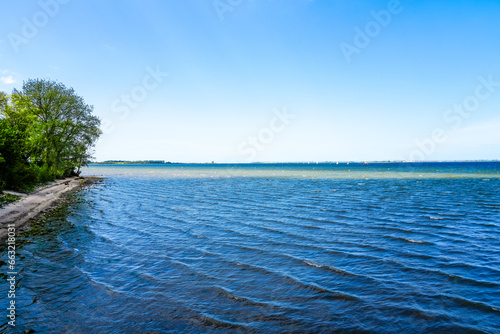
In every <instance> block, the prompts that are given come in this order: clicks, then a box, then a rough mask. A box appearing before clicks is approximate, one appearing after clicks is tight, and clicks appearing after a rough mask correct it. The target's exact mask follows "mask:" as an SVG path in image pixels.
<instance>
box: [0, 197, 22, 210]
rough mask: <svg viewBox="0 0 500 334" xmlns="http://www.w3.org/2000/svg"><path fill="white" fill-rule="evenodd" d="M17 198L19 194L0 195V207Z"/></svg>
mask: <svg viewBox="0 0 500 334" xmlns="http://www.w3.org/2000/svg"><path fill="white" fill-rule="evenodd" d="M18 199H19V196H15V195H11V194H3V195H0V207H2V206H4V205H6V204H9V203H12V202H15V201H17V200H18Z"/></svg>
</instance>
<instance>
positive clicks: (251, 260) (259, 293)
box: [0, 162, 500, 333]
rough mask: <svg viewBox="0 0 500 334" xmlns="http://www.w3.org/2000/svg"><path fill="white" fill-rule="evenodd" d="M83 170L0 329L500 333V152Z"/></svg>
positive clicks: (23, 255)
mask: <svg viewBox="0 0 500 334" xmlns="http://www.w3.org/2000/svg"><path fill="white" fill-rule="evenodd" d="M84 174H85V175H98V176H103V177H104V180H103V181H102V182H100V183H98V184H96V185H93V186H90V187H88V188H85V189H84V190H82V191H80V192H77V193H74V194H73V195H71V202H70V205H69V206H68V207H67V208H66V209H64V210H62V211H61V212H59V213H57V214H56V215H54V216H53V217H52V218H50V219H49V220H48V221H47V224H46V227H45V230H44V233H42V234H39V235H34V236H29V237H27V238H26V239H27V240H26V242H25V243H24V244H23V245H22V246H20V248H18V250H17V257H18V263H17V268H18V270H19V275H18V286H17V292H16V303H17V304H16V305H17V311H18V317H17V319H16V321H17V322H16V328H15V331H13V330H12V328H9V327H10V326H8V325H7V321H6V320H5V321H4V322H3V323H2V326H1V327H0V330H1V331H2V332H13V333H14V332H15V333H23V332H24V331H27V330H33V331H34V333H500V191H499V187H500V162H484V163H478V162H470V163H420V164H410V163H378V164H368V165H364V164H355V163H350V164H347V163H341V164H247V165H224V164H210V165H189V164H186V165H183V164H172V165H91V166H90V167H88V168H86V169H85V170H84ZM4 254H5V252H4ZM2 260H3V262H2V263H1V264H2V265H1V267H0V268H1V272H2V273H3V274H6V272H7V271H8V269H7V265H6V262H5V261H6V255H4V256H3V258H2ZM4 276H5V275H4ZM4 282H5V280H4ZM0 293H1V295H0V300H1V301H2V306H3V305H7V303H8V300H7V283H3V284H2V286H1V290H0ZM5 308H6V307H2V309H5ZM4 312H6V311H4ZM3 318H4V317H3V316H2V319H3Z"/></svg>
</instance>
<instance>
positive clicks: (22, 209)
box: [0, 176, 102, 240]
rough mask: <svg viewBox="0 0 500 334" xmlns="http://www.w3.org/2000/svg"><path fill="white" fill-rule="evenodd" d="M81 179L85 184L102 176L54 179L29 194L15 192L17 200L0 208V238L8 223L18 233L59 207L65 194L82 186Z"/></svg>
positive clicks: (4, 236) (4, 235) (2, 237)
mask: <svg viewBox="0 0 500 334" xmlns="http://www.w3.org/2000/svg"><path fill="white" fill-rule="evenodd" d="M82 180H83V185H84V186H87V185H90V184H93V183H95V182H96V181H98V180H102V178H99V177H95V176H79V177H78V176H77V177H71V178H66V179H63V180H56V181H54V182H53V183H51V184H49V185H47V186H42V187H41V188H40V189H38V190H36V191H35V192H32V193H30V194H17V193H16V195H18V196H19V195H21V196H20V197H21V198H20V199H19V200H17V201H15V202H12V203H9V204H7V205H5V206H3V207H2V208H0V240H4V239H5V238H6V237H7V225H8V224H15V226H16V232H17V233H20V232H22V231H24V230H26V229H27V228H28V227H29V225H30V223H31V222H32V221H33V220H34V219H36V218H39V217H40V216H42V215H43V214H46V213H49V212H50V211H52V210H54V209H56V208H57V207H59V205H60V202H61V201H62V200H63V199H64V197H65V196H66V195H67V194H69V193H71V192H73V191H77V190H78V189H81V188H82V187H81V186H80V181H82ZM6 192H8V193H13V192H10V191H6Z"/></svg>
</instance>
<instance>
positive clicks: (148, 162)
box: [88, 160, 500, 166]
mask: <svg viewBox="0 0 500 334" xmlns="http://www.w3.org/2000/svg"><path fill="white" fill-rule="evenodd" d="M478 162H484V163H491V162H500V160H428V161H396V160H395V161H388V160H386V161H298V162H294V161H291V162H262V161H255V162H170V161H164V160H137V161H132V160H130V161H129V160H106V161H99V162H89V163H88V165H89V166H90V165H286V164H298V165H311V164H323V165H336V164H339V165H340V164H364V165H370V164H426V163H478Z"/></svg>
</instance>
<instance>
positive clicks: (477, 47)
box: [0, 0, 500, 162]
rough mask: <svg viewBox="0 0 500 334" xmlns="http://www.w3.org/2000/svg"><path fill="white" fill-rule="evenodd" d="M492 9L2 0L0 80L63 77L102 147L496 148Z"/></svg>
mask: <svg viewBox="0 0 500 334" xmlns="http://www.w3.org/2000/svg"><path fill="white" fill-rule="evenodd" d="M499 17H500V2H499V1H486V0H484V1H456V0H455V1H451V0H450V1H430V0H429V1H426V0H424V1H409V0H401V1H393V0H391V1H355V0H335V1H326V0H312V1H309V0H232V1H229V0H216V1H212V0H206V1H202V0H197V1H196V0H183V1H179V0H178V1H174V0H165V1H159V0H157V1H132V0H129V1H120V2H118V1H114V2H111V1H97V0H85V1H83V0H71V1H69V0H43V1H22V2H19V1H18V2H14V1H9V2H7V1H3V2H2V11H1V13H0V22H2V23H1V25H0V91H5V92H7V93H10V92H11V91H12V89H13V88H20V87H21V86H22V82H23V80H26V79H28V78H49V79H53V80H58V81H61V82H63V83H64V84H66V85H67V86H70V87H73V88H74V89H75V90H76V92H77V93H78V94H79V95H81V96H83V97H84V98H85V100H86V101H87V102H88V103H89V104H92V105H94V108H95V109H94V111H95V114H97V115H98V116H99V117H100V118H101V119H102V120H103V129H104V131H105V133H104V134H103V136H102V138H101V139H100V141H99V143H98V145H97V146H96V152H95V156H96V158H97V159H98V160H107V159H129V160H135V159H160V160H169V161H184V162H206V161H212V160H215V161H219V162H250V161H337V160H340V161H344V160H358V161H359V160H361V161H363V160H460V159H500V113H499V110H500V62H499V61H498V59H499V55H500V29H499V28H500V23H499V20H498V18H499ZM353 50H354V51H353ZM167 73H168V75H167Z"/></svg>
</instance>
